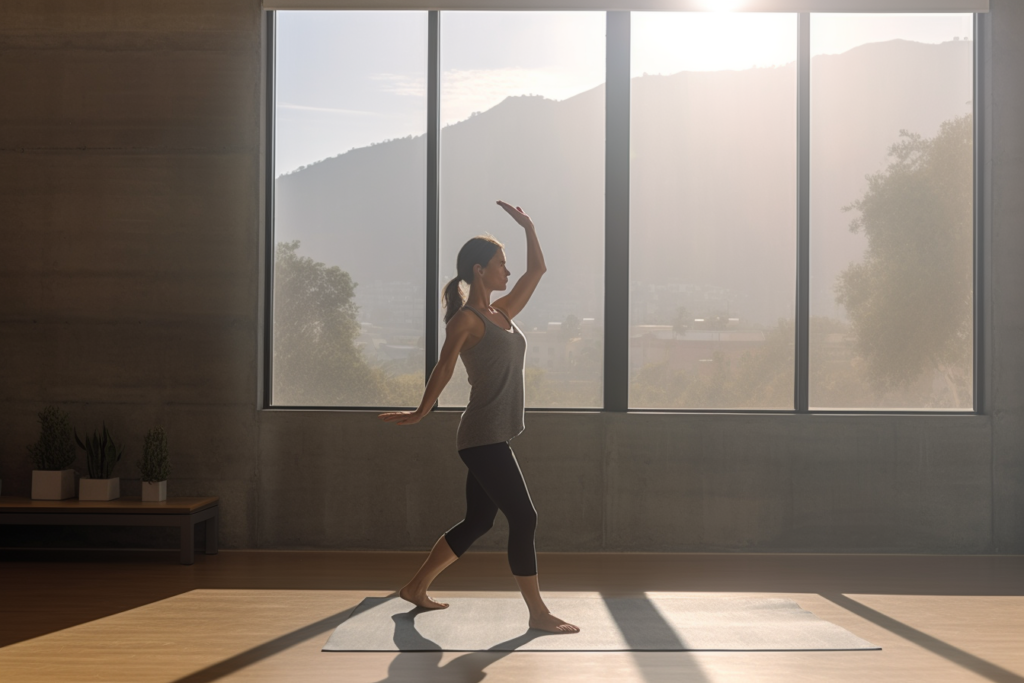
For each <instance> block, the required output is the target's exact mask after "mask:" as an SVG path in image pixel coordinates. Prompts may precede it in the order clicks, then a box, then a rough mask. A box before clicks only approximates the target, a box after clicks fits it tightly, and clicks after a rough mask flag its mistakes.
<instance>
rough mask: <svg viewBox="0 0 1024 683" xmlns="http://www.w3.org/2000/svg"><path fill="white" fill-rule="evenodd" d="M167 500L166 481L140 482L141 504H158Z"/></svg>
mask: <svg viewBox="0 0 1024 683" xmlns="http://www.w3.org/2000/svg"><path fill="white" fill-rule="evenodd" d="M165 500H167V480H166V479H164V480H163V481H144V482H142V502H144V503H160V502H162V501H165Z"/></svg>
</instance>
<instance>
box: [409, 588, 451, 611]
mask: <svg viewBox="0 0 1024 683" xmlns="http://www.w3.org/2000/svg"><path fill="white" fill-rule="evenodd" d="M398 595H399V596H400V597H401V598H402V599H403V600H408V601H409V602H411V603H412V604H414V605H416V606H417V607H423V608H424V609H444V608H445V607H447V606H448V603H447V602H438V601H437V600H434V599H433V598H430V597H427V592H426V591H416V590H414V589H413V588H412V587H411V586H403V587H402V590H400V591H398Z"/></svg>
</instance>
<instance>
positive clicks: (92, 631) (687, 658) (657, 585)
mask: <svg viewBox="0 0 1024 683" xmlns="http://www.w3.org/2000/svg"><path fill="white" fill-rule="evenodd" d="M425 556H426V553H404V552H401V553H384V552H259V551H244V552H242V551H239V552H230V551H229V552H222V553H221V554H220V555H216V556H204V555H198V556H197V557H196V563H195V564H194V565H192V566H182V565H179V564H177V563H176V561H177V553H176V552H125V551H92V552H71V551H0V681H3V682H4V683H21V682H25V683H29V682H34V681H53V682H59V683H76V682H77V681H125V682H130V683H150V682H154V683H155V682H161V683H169V682H179V683H200V682H206V681H301V682H302V683H317V682H319V681H331V682H332V683H337V682H339V681H345V682H356V683H361V682H364V681H365V682H367V683H369V682H374V683H377V682H383V681H387V682H388V683H405V682H410V683H412V682H415V683H430V682H433V681H457V682H462V681H466V682H476V681H483V680H486V681H487V682H488V683H499V682H505V681H508V682H512V681H514V682H516V683H532V682H534V681H538V682H540V681H544V682H546V681H556V680H557V681H566V682H577V681H578V682H581V683H582V682H584V681H586V682H588V683H592V682H597V681H616V682H622V681H638V682H643V683H655V682H659V683H660V682H662V681H664V682H666V683H667V682H668V681H672V682H674V683H675V682H680V681H694V682H704V681H742V682H747V681H786V682H799V681H840V682H841V681H858V682H861V681H872V682H874V681H901V682H903V681H927V682H928V683H937V682H940V681H998V682H1019V683H1024V557H988V556H986V557H932V556H877V555H876V556H864V555H857V556H843V555H734V554H730V555H705V554H699V555H668V554H643V553H640V554H628V555H627V554H605V553H601V554H553V553H541V554H540V556H539V566H540V580H541V589H542V591H543V592H544V593H545V594H547V595H555V594H558V595H565V596H568V595H573V594H576V595H586V596H599V595H639V594H642V593H644V592H658V593H673V594H686V593H693V592H716V593H722V594H731V593H742V594H746V595H763V596H784V597H791V598H793V599H795V600H796V601H797V602H798V603H799V604H800V605H801V606H802V607H803V608H804V609H807V610H809V611H811V612H813V613H814V614H816V615H818V616H819V617H821V618H823V619H826V620H829V621H831V622H833V623H836V624H839V625H840V626H843V627H844V628H846V629H848V630H850V631H852V632H853V633H855V634H856V635H858V636H861V637H862V638H865V639H867V640H870V641H872V642H874V643H875V644H877V645H879V646H881V647H882V650H880V651H859V652H705V653H688V652H647V653H644V652H597V653H595V652H580V653H563V652H558V653H554V652H515V653H497V652H496V653H486V652H472V653H465V652H445V653H423V652H410V653H398V654H395V653H322V652H320V648H321V646H322V645H323V644H324V642H325V641H326V640H327V637H328V635H329V634H330V633H331V631H332V630H333V629H334V627H335V626H336V625H337V624H338V622H339V621H341V620H342V619H343V618H345V616H346V615H347V614H348V612H349V610H351V609H352V608H353V607H354V606H355V605H357V604H358V603H359V602H360V601H361V600H362V599H363V598H364V597H366V596H386V595H391V594H393V593H394V591H395V589H397V588H398V587H399V586H401V585H402V584H403V583H404V581H405V580H406V579H407V577H408V576H409V575H411V573H412V572H414V571H415V570H416V569H417V568H418V567H419V564H420V562H422V560H423V558H424V557H425ZM515 590H516V585H515V581H514V579H513V578H512V576H511V575H510V573H509V568H508V564H507V560H506V558H505V555H504V554H502V553H482V552H478V553H474V552H472V551H471V552H469V553H467V554H466V555H465V556H464V557H463V558H462V559H461V560H459V561H458V562H456V563H455V564H454V565H452V566H451V567H450V568H449V569H448V570H447V571H445V573H444V574H442V575H441V577H440V578H439V579H438V580H437V581H436V582H435V584H434V590H433V591H432V592H433V594H434V595H435V596H438V597H444V596H468V595H475V596H481V595H494V596H508V595H518V593H516V592H515ZM580 626H582V627H583V628H586V624H580ZM524 630H525V624H524Z"/></svg>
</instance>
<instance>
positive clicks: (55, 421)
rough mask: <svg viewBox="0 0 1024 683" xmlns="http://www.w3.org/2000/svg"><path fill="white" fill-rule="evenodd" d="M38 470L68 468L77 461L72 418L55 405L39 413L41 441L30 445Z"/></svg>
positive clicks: (29, 449)
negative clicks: (72, 437) (72, 433)
mask: <svg viewBox="0 0 1024 683" xmlns="http://www.w3.org/2000/svg"><path fill="white" fill-rule="evenodd" d="M28 452H29V454H30V455H31V457H32V462H33V463H35V466H36V469H37V470H66V469H67V468H69V467H71V465H72V463H74V462H75V443H74V441H72V439H71V418H70V417H69V416H68V414H67V413H66V412H64V411H63V410H61V409H60V408H58V407H57V406H54V405H49V406H46V408H44V409H43V412H41V413H39V441H38V442H37V443H35V444H34V445H32V446H29V447H28Z"/></svg>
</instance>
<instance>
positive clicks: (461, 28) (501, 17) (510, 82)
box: [439, 12, 605, 408]
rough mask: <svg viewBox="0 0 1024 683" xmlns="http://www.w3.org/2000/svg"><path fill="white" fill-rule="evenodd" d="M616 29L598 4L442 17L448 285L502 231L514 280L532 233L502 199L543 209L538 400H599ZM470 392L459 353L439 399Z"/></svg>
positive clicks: (533, 334)
mask: <svg viewBox="0 0 1024 683" xmlns="http://www.w3.org/2000/svg"><path fill="white" fill-rule="evenodd" d="M604 29H605V15H604V14H603V13H600V12H566V13H561V12H451V13H444V15H443V25H442V30H441V125H442V129H441V221H440V224H441V229H440V233H441V241H440V243H441V250H440V255H441V283H442V285H443V283H446V282H447V281H448V280H450V279H451V278H452V277H454V276H455V258H456V256H457V255H458V253H459V248H460V247H461V246H462V245H463V244H464V243H465V242H466V240H467V239H469V238H470V237H473V236H474V235H480V234H491V235H493V236H494V237H496V238H497V239H498V241H500V242H502V243H503V244H504V245H505V255H506V258H507V261H508V263H507V266H506V267H507V268H508V269H509V270H510V271H511V273H512V276H511V277H510V278H509V288H510V289H511V286H512V285H513V284H514V283H515V280H516V279H517V278H518V277H519V276H520V275H521V274H522V272H523V270H524V268H525V267H526V240H525V237H524V236H523V230H522V228H520V227H519V226H518V225H517V224H516V223H515V222H513V221H512V220H511V219H510V218H509V216H508V215H507V214H506V213H505V212H504V211H503V210H502V209H501V208H500V207H498V206H496V205H495V201H496V200H498V199H502V200H505V201H508V202H510V203H512V204H514V205H516V206H521V207H523V210H524V211H526V212H527V213H528V214H530V216H531V217H532V218H533V220H534V223H535V224H536V225H537V234H538V238H539V240H540V243H541V248H542V249H543V250H544V260H545V262H546V264H547V267H548V272H547V273H546V274H545V276H544V279H543V280H541V283H540V285H539V286H538V287H537V289H536V291H535V292H534V294H533V297H532V298H531V299H530V303H529V304H528V305H527V307H526V308H525V309H524V310H523V311H522V313H521V314H520V315H519V316H518V318H517V319H516V323H517V324H518V325H519V327H520V328H521V329H522V330H523V333H524V334H525V335H526V340H527V349H528V350H527V354H526V405H527V407H530V408H553V407H568V408H600V407H601V396H602V394H601V389H602V384H601V374H602V354H601V349H602V345H603V344H602V342H603V339H604V330H603V326H602V317H603V314H604V310H603V307H604V296H603V293H604V109H605V106H604V105H605V102H604V88H603V87H601V86H602V84H603V83H604V68H605V59H604V51H605V37H604ZM464 287H465V289H466V291H467V292H468V286H465V285H464ZM507 291H508V290H506V291H501V292H494V294H493V297H492V300H495V299H497V298H499V297H501V296H503V295H504V294H506V293H507ZM441 313H442V316H441V319H442V320H443V313H444V311H443V310H442V311H441ZM439 324H440V325H441V328H440V335H441V338H442V339H443V337H444V326H443V322H440V321H439ZM468 399H469V385H468V383H467V380H466V371H465V368H464V367H463V366H462V361H461V360H460V361H459V362H458V366H457V368H456V372H455V375H454V376H453V378H452V381H451V382H449V383H448V386H447V387H446V389H445V391H444V393H442V394H441V398H440V400H439V403H440V405H442V406H465V405H466V401H467V400H468Z"/></svg>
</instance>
